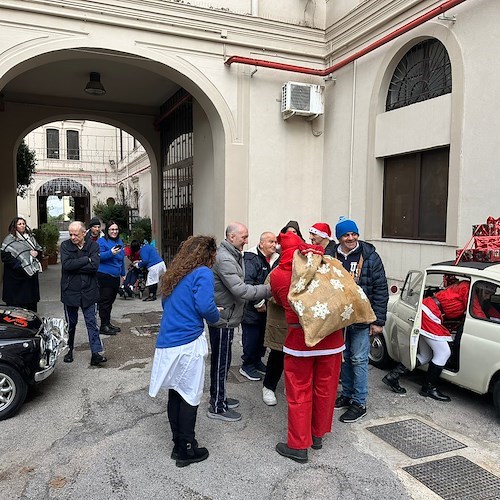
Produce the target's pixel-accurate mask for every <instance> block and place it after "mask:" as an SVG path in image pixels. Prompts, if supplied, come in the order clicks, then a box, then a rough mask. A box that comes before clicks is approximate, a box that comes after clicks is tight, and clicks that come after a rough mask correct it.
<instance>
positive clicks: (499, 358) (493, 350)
mask: <svg viewBox="0 0 500 500" xmlns="http://www.w3.org/2000/svg"><path fill="white" fill-rule="evenodd" d="M485 283H490V284H491V287H492V288H493V289H494V290H495V293H494V294H492V295H491V296H489V297H488V299H489V300H488V301H486V302H481V304H482V305H483V306H485V310H484V311H483V310H482V308H481V309H480V311H482V312H481V314H478V310H476V311H475V310H474V307H473V302H474V300H475V298H476V297H479V295H477V294H478V293H480V292H478V289H481V287H482V286H484V284H485ZM471 290H472V291H471V294H470V297H469V306H468V309H467V314H466V317H465V322H464V327H463V333H462V335H461V338H460V343H459V349H460V356H459V359H460V361H459V367H458V371H457V372H448V371H446V373H443V375H442V378H444V379H445V380H449V381H450V382H453V383H455V384H457V385H459V386H461V387H465V388H467V389H470V390H472V391H475V392H478V393H480V394H484V393H486V392H488V388H489V386H490V381H491V378H492V376H493V375H494V374H495V373H498V372H499V371H500V286H499V284H498V283H495V282H493V281H492V280H489V279H483V278H481V279H476V280H475V281H474V282H473V283H472V288H471ZM486 304H490V305H489V306H486ZM483 312H484V316H483Z"/></svg>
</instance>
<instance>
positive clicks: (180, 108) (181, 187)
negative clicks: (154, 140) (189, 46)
mask: <svg viewBox="0 0 500 500" xmlns="http://www.w3.org/2000/svg"><path fill="white" fill-rule="evenodd" d="M161 112H162V116H163V117H164V119H163V121H162V123H161V124H160V133H161V159H162V245H163V248H162V254H163V259H164V260H165V262H166V263H167V264H168V263H169V262H171V261H172V259H173V258H174V257H175V254H176V253H177V250H178V248H179V245H180V243H181V242H183V241H184V240H185V239H186V238H187V237H188V236H191V235H192V234H193V106H192V101H191V96H190V95H189V94H188V93H187V92H186V91H185V90H184V89H181V90H179V91H178V92H177V93H176V94H174V95H173V96H172V97H171V98H170V99H169V100H168V101H167V102H166V103H165V104H164V105H163V106H162V109H161Z"/></svg>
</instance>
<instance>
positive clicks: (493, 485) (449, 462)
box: [403, 456, 500, 500]
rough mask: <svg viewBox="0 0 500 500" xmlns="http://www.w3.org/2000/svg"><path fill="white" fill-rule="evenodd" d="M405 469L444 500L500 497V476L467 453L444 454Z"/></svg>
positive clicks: (475, 499) (483, 499) (404, 468)
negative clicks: (467, 457)
mask: <svg viewBox="0 0 500 500" xmlns="http://www.w3.org/2000/svg"><path fill="white" fill-rule="evenodd" d="M403 470H405V471H406V472H408V474H410V475H412V476H413V477H414V478H415V479H417V480H418V481H420V482H421V483H423V484H424V485H425V486H427V488H429V489H430V490H432V491H433V492H434V493H436V494H437V495H439V496H440V497H442V498H443V499H444V500H462V499H463V500H466V499H467V500H470V499H471V498H473V499H474V500H479V499H482V500H486V499H491V500H493V499H495V498H496V499H498V498H500V478H499V477H497V476H495V475H493V474H492V473H491V472H489V471H487V470H486V469H483V468H482V467H479V465H477V464H475V463H474V462H471V461H470V460H467V459H466V458H464V457H460V456H455V457H448V458H442V459H439V460H433V461H431V462H426V463H423V464H418V465H410V466H408V467H403Z"/></svg>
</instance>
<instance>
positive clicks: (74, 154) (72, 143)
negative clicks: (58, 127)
mask: <svg viewBox="0 0 500 500" xmlns="http://www.w3.org/2000/svg"><path fill="white" fill-rule="evenodd" d="M66 149H67V152H66V157H67V158H68V160H79V159H80V134H79V133H78V131H77V130H66Z"/></svg>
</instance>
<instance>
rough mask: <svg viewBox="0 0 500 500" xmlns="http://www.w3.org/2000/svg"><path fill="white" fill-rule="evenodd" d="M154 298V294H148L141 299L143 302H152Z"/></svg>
mask: <svg viewBox="0 0 500 500" xmlns="http://www.w3.org/2000/svg"><path fill="white" fill-rule="evenodd" d="M154 300H156V295H151V294H150V295H148V296H147V297H146V298H145V299H142V301H143V302H153V301H154Z"/></svg>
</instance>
